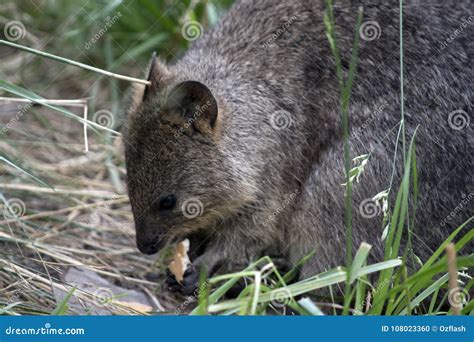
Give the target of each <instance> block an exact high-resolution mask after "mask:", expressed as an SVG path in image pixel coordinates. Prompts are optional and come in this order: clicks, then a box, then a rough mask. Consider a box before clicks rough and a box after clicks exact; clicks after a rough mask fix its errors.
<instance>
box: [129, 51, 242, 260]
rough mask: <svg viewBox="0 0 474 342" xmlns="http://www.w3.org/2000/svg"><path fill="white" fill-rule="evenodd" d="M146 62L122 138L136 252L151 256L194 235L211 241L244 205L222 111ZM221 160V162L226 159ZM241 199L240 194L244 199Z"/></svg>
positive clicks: (205, 89)
mask: <svg viewBox="0 0 474 342" xmlns="http://www.w3.org/2000/svg"><path fill="white" fill-rule="evenodd" d="M189 78H190V79H187V77H186V76H184V73H183V72H178V71H173V70H172V69H170V68H168V67H166V66H165V65H164V64H162V63H160V62H159V61H157V60H156V58H155V56H153V58H152V62H151V66H150V71H149V76H148V80H149V81H150V82H151V85H147V86H146V87H144V88H141V89H137V92H136V94H135V97H134V101H133V104H132V106H131V109H130V111H129V113H128V119H127V120H128V122H127V125H126V129H125V134H124V144H125V159H126V165H127V183H128V192H129V197H130V202H131V206H132V211H133V215H134V221H135V229H136V238H137V246H138V248H139V250H140V251H141V252H143V253H146V254H153V253H155V252H157V251H158V250H159V249H161V248H162V247H163V246H165V245H166V244H168V243H171V242H175V241H177V240H179V239H182V238H185V237H187V236H190V235H191V234H195V233H201V232H202V233H206V231H207V233H212V230H213V229H216V227H217V225H218V223H219V222H220V221H221V220H222V219H225V217H226V215H228V214H229V212H230V211H232V210H235V209H237V210H238V209H239V208H240V207H241V206H242V205H244V202H245V201H246V199H245V198H244V197H245V196H243V195H240V194H241V193H243V192H242V191H241V190H242V189H243V188H245V186H244V185H243V184H242V182H240V181H239V180H238V179H239V178H240V179H242V177H240V176H239V174H240V173H241V172H240V171H239V166H238V165H235V162H233V160H232V158H228V153H227V152H226V149H227V148H229V147H228V146H227V147H225V145H226V143H225V138H224V136H223V135H225V128H223V127H222V126H223V125H222V124H221V121H222V118H221V117H222V116H223V115H226V113H224V107H225V104H224V103H223V102H222V101H220V100H219V99H217V98H216V97H215V96H214V94H213V92H212V91H211V90H210V88H211V87H212V85H205V84H203V83H201V82H198V81H196V80H193V79H192V78H191V77H189ZM226 157H227V158H226ZM244 192H245V191H244Z"/></svg>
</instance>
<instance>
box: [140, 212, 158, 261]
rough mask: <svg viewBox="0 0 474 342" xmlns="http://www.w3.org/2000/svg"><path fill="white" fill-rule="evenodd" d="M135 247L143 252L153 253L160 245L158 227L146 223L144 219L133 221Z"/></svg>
mask: <svg viewBox="0 0 474 342" xmlns="http://www.w3.org/2000/svg"><path fill="white" fill-rule="evenodd" d="M135 232H136V240H137V247H138V250H139V251H140V252H142V253H143V254H155V253H156V252H158V251H159V250H160V248H161V245H162V238H161V237H160V236H161V235H162V234H160V228H159V227H155V226H154V225H150V224H147V223H146V222H145V221H144V220H138V221H135Z"/></svg>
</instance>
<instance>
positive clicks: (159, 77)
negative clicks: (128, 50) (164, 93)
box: [143, 52, 169, 101]
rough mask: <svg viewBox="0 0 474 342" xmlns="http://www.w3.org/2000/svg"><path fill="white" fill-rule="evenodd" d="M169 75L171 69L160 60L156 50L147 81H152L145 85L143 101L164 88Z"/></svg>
mask: <svg viewBox="0 0 474 342" xmlns="http://www.w3.org/2000/svg"><path fill="white" fill-rule="evenodd" d="M168 75H169V71H168V69H167V68H166V65H164V64H163V63H162V62H161V61H159V60H158V58H157V57H156V52H153V54H152V55H151V61H150V67H149V68H148V77H147V81H150V82H151V84H150V85H147V86H146V87H145V91H144V94H143V101H145V100H146V99H148V98H149V97H150V96H151V95H152V94H155V93H156V92H157V91H158V90H160V89H161V88H162V86H163V83H164V80H165V78H166V77H167V76H168Z"/></svg>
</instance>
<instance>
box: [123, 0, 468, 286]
mask: <svg viewBox="0 0 474 342" xmlns="http://www.w3.org/2000/svg"><path fill="white" fill-rule="evenodd" d="M361 4H362V5H363V6H364V21H369V20H372V21H377V23H378V24H379V25H380V28H381V34H380V37H379V38H378V39H375V40H371V41H366V40H361V46H360V54H359V62H358V67H357V76H356V79H355V82H354V90H353V96H352V99H351V105H350V122H351V155H352V157H355V156H357V155H361V154H365V153H371V157H370V159H369V162H368V165H367V166H366V169H365V171H364V173H363V175H362V176H361V179H360V182H359V183H355V184H354V202H353V203H354V239H355V246H356V247H358V245H359V244H360V243H361V242H362V241H366V242H368V243H370V244H372V245H373V251H372V254H371V255H372V260H374V261H380V260H381V259H382V255H383V254H382V242H381V236H382V230H383V227H382V218H381V215H379V216H376V217H374V218H364V217H363V216H362V215H361V214H360V212H359V210H358V208H359V205H360V203H361V202H362V201H363V200H365V199H367V198H371V197H373V196H374V195H376V194H377V193H379V192H380V191H382V190H385V189H387V188H388V187H389V184H390V179H391V176H392V169H393V168H392V163H393V160H392V159H393V156H394V151H395V141H396V136H397V132H398V129H397V126H396V125H397V123H398V122H399V120H400V100H399V98H400V89H399V88H400V87H399V82H400V81H399V53H398V51H399V43H398V41H399V38H398V1H384V2H380V1H352V2H342V1H336V4H335V21H336V34H337V37H338V43H339V46H340V48H341V52H342V55H343V56H344V58H343V63H342V65H343V67H344V68H345V70H347V65H348V64H349V58H350V48H351V46H352V44H353V37H354V27H355V17H356V13H357V8H358V6H359V5H361ZM472 10H473V8H472V2H471V1H470V0H464V1H415V0H410V1H405V10H404V22H405V26H404V32H405V35H404V56H405V99H406V102H405V112H406V132H407V140H408V141H409V140H410V139H411V137H412V136H413V133H414V130H415V128H416V127H417V126H419V128H418V132H417V135H416V147H417V151H416V152H417V161H418V169H419V185H420V198H419V203H418V209H417V221H416V225H415V227H413V229H414V234H415V239H414V241H413V242H414V247H415V248H414V250H415V253H416V254H417V255H418V256H419V257H420V258H421V259H425V258H426V257H427V256H428V255H429V253H430V252H431V251H432V250H434V249H436V248H437V247H438V246H439V244H440V243H441V242H442V241H443V240H444V239H446V238H447V236H448V235H449V233H450V232H451V231H452V230H453V229H454V228H455V227H457V226H458V225H459V224H460V223H462V222H464V221H465V220H467V219H468V218H469V217H470V216H472V214H473V212H474V210H473V208H474V201H473V200H472V199H474V198H472V197H473V192H474V186H473V185H474V184H473V176H472V170H473V169H474V167H473V166H474V165H473V164H474V163H473V145H474V138H473V132H472V121H473V120H472V100H473V90H472V80H473V76H474V72H473V68H472V61H473V60H474V43H473V41H472V40H471V39H470V37H472V36H473V34H474V29H473V27H474V22H472V23H471V24H469V25H467V26H466V27H464V28H463V30H462V32H461V33H460V34H458V35H457V36H456V37H455V39H453V40H452V41H451V42H449V44H446V46H443V45H442V44H443V42H444V41H445V40H446V39H447V38H448V37H449V36H450V35H451V34H452V33H453V32H454V31H455V30H458V29H459V28H460V26H461V24H462V22H463V21H462V20H463V18H464V19H466V18H469V16H470V15H473V11H472ZM323 11H324V7H323V2H322V1H307V0H301V1H282V2H278V3H277V2H275V1H271V0H252V1H237V2H236V4H235V5H234V6H233V7H232V8H231V9H230V10H229V12H228V13H227V15H225V16H224V18H222V20H221V21H220V22H219V23H218V24H217V25H216V26H215V27H214V28H212V29H211V30H210V31H209V32H207V33H205V34H204V36H203V37H202V38H201V39H200V40H198V41H196V42H195V43H194V44H193V46H192V47H191V48H190V49H189V50H188V51H187V53H186V54H185V55H184V56H183V57H182V58H181V59H179V60H178V61H177V62H176V63H175V64H173V65H170V66H164V65H162V64H159V65H155V66H153V65H152V66H151V68H152V75H153V76H152V81H153V86H152V87H150V91H149V96H147V97H146V99H145V100H144V101H143V103H141V101H140V99H139V102H140V103H138V104H136V105H135V106H134V107H133V110H132V112H131V113H130V117H129V119H128V121H129V123H128V129H127V131H126V135H125V142H126V161H127V171H128V178H129V193H130V200H131V204H132V209H133V213H134V216H135V221H136V228H137V240H138V241H139V243H141V247H142V250H145V251H147V252H150V253H151V252H154V251H156V249H157V248H158V247H161V246H162V245H163V244H164V243H166V242H170V241H176V240H179V239H182V238H184V237H190V238H191V248H192V249H194V250H195V251H196V253H195V254H196V255H197V257H196V258H195V260H194V264H195V265H196V266H202V265H205V266H207V268H208V270H210V271H211V272H214V271H217V270H220V271H221V272H223V271H233V270H235V269H236V268H239V267H241V266H242V265H246V264H247V263H248V262H249V261H251V260H254V259H256V258H258V257H260V256H262V255H266V254H268V255H271V256H277V257H282V258H284V259H286V260H288V261H290V263H292V264H294V263H295V262H297V261H298V260H299V259H300V258H302V257H303V256H305V255H306V254H307V253H309V252H310V251H312V250H315V251H316V254H315V256H314V257H313V258H312V259H311V260H310V262H309V263H307V264H306V266H304V268H303V270H302V273H301V277H307V276H310V275H312V274H314V273H316V272H320V271H322V270H325V269H328V268H331V267H334V266H338V265H342V264H344V255H345V248H344V245H345V230H344V223H343V222H344V221H343V216H344V214H343V213H344V199H343V187H342V186H341V184H342V183H343V182H344V175H343V152H342V131H341V122H340V114H339V91H338V85H337V79H336V77H335V72H334V71H335V64H334V58H333V56H332V54H331V52H330V49H329V46H328V42H327V38H326V35H325V29H324V25H323V14H324V12H323ZM188 80H194V81H198V82H201V83H202V84H204V85H206V86H207V87H208V88H209V89H210V91H211V93H212V95H213V97H214V98H215V100H216V102H217V105H218V116H217V121H216V124H215V126H214V127H212V126H211V125H210V123H209V118H208V116H207V115H194V116H192V117H191V118H190V117H189V116H187V115H189V114H186V113H184V114H183V113H180V111H179V110H178V109H176V110H166V109H165V108H166V106H167V103H168V102H169V99H168V95H169V93H170V92H171V90H172V89H173V88H174V87H175V86H176V85H177V84H178V83H180V82H183V81H188ZM141 95H142V93H140V96H141ZM200 105H202V103H201V104H200ZM454 110H463V111H464V112H465V113H467V118H468V119H469V120H470V121H471V125H468V126H467V127H465V128H463V129H461V130H454V129H452V128H451V127H450V126H449V125H448V116H449V114H450V113H451V112H453V111H454ZM275 113H277V115H280V114H281V115H283V117H284V118H286V119H288V115H289V118H290V119H289V121H288V122H290V124H289V125H288V124H287V125H285V127H284V128H280V127H278V123H277V124H275V120H274V119H275ZM272 115H273V119H272ZM190 119H191V121H190ZM188 126H189V127H188ZM286 126H289V127H286ZM183 127H184V128H183ZM177 132H179V133H177ZM399 148H400V145H399ZM400 154H401V153H400V150H399V151H398V156H399V157H400ZM396 165H397V166H396V169H395V172H394V183H393V184H394V185H393V187H392V192H391V194H392V196H390V203H391V204H392V205H393V203H394V197H393V194H394V193H396V191H397V189H398V184H399V181H400V177H401V173H402V162H401V159H400V158H398V160H397V163H396ZM168 194H175V195H176V196H177V199H178V204H177V206H176V208H175V209H174V210H173V211H171V212H163V211H160V210H157V208H156V203H157V201H158V199H159V198H160V197H162V196H165V195H168ZM463 196H464V197H463ZM189 198H198V199H199V201H200V202H201V203H202V205H203V209H204V210H203V213H202V215H201V216H199V217H197V218H193V219H189V218H186V217H185V216H183V213H182V211H181V206H182V204H183V203H184V202H185V201H186V200H187V199H189ZM467 198H469V200H467V201H466V200H465V199H467ZM460 203H462V210H458V211H456V215H453V217H452V218H451V216H449V214H450V212H451V211H452V210H454V209H455V208H456V207H459V205H460ZM448 216H449V217H450V219H449V221H447V220H446V219H445V218H446V217H448ZM471 227H472V225H471ZM157 240H160V241H161V243H160V244H156V242H157ZM199 246H201V247H202V248H201V249H202V250H201V251H197V250H198V249H200V248H198V247H199Z"/></svg>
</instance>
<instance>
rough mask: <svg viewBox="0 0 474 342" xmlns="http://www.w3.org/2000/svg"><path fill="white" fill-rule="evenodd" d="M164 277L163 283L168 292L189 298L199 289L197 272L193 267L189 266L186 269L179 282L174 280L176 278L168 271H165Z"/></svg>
mask: <svg viewBox="0 0 474 342" xmlns="http://www.w3.org/2000/svg"><path fill="white" fill-rule="evenodd" d="M166 275H167V277H166V280H165V283H166V285H167V287H168V290H169V291H171V292H177V293H181V294H183V295H185V296H189V295H192V294H194V293H195V292H196V291H197V289H198V287H199V271H198V270H197V269H196V267H194V266H193V265H190V266H189V267H188V268H187V269H186V271H185V272H184V275H183V280H182V281H181V282H179V281H177V280H176V277H175V276H174V275H173V274H172V273H171V272H170V270H169V269H166Z"/></svg>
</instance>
